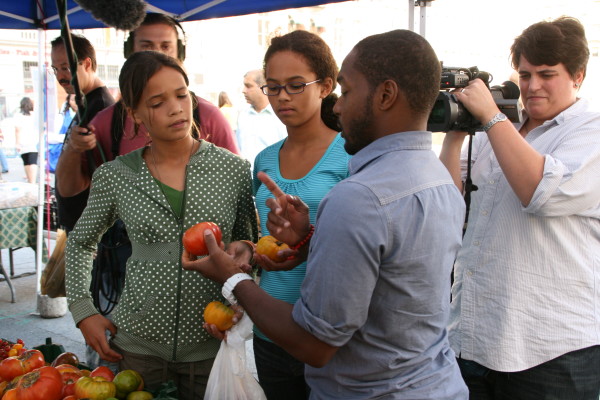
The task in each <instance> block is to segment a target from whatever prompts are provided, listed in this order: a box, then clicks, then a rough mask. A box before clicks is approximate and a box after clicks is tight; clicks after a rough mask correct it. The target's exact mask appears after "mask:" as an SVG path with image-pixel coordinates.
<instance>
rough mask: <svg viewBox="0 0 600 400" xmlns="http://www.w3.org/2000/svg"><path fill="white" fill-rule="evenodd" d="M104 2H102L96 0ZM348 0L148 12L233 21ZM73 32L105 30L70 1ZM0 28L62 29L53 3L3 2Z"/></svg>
mask: <svg viewBox="0 0 600 400" xmlns="http://www.w3.org/2000/svg"><path fill="white" fill-rule="evenodd" d="M97 1H102V0H97ZM342 1H346V0H254V1H249V0H212V1H206V0H147V1H145V2H146V3H147V11H151V12H161V13H164V14H169V15H171V16H173V17H175V18H176V19H177V20H179V21H181V22H183V21H198V20H202V19H210V18H221V17H232V16H236V15H246V14H253V13H259V12H267V11H275V10H284V9H288V8H299V7H309V6H315V5H319V4H326V3H340V2H342ZM67 9H68V10H67V14H68V18H69V25H70V27H71V29H88V28H105V27H106V25H104V23H102V22H100V21H97V20H95V19H94V18H93V17H92V16H91V14H89V13H88V12H86V11H85V10H83V9H82V8H81V7H80V6H79V4H77V3H76V2H75V1H73V0H68V1H67ZM0 28H3V29H60V19H59V17H58V15H57V11H56V3H55V1H54V0H26V1H18V0H0Z"/></svg>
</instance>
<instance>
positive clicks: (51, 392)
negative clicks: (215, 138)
mask: <svg viewBox="0 0 600 400" xmlns="http://www.w3.org/2000/svg"><path fill="white" fill-rule="evenodd" d="M15 390H16V392H17V393H16V395H17V399H19V400H60V399H62V397H63V396H62V390H63V381H62V378H61V376H60V372H58V371H57V370H56V368H54V367H41V368H38V369H36V370H35V371H33V372H29V373H28V374H25V375H23V376H22V377H21V379H19V383H18V384H17V387H16V389H15Z"/></svg>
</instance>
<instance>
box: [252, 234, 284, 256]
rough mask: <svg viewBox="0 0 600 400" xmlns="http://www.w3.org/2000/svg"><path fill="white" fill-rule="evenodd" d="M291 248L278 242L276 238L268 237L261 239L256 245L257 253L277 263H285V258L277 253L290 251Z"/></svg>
mask: <svg viewBox="0 0 600 400" xmlns="http://www.w3.org/2000/svg"><path fill="white" fill-rule="evenodd" d="M289 248H290V247H289V246H288V245H287V244H285V243H283V242H280V241H279V240H277V239H276V238H275V237H273V236H271V235H268V236H263V237H261V238H260V240H259V241H258V243H257V244H256V253H257V254H260V255H263V256H267V257H269V258H270V259H271V260H273V261H275V262H281V261H285V257H279V256H278V255H277V252H278V251H280V250H285V249H289Z"/></svg>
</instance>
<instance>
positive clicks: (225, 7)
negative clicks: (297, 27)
mask: <svg viewBox="0 0 600 400" xmlns="http://www.w3.org/2000/svg"><path fill="white" fill-rule="evenodd" d="M97 1H98V2H101V1H103V0H97ZM343 1H347V0H254V1H250V0H211V1H207V0H146V1H145V3H146V11H148V12H160V13H164V14H168V15H171V16H173V17H174V18H175V19H177V20H179V21H181V22H184V21H197V20H203V19H211V18H221V17H231V16H238V15H246V14H253V13H259V12H268V11H276V10H284V9H290V8H300V7H309V6H315V5H320V4H326V3H339V2H343ZM409 1H411V0H409ZM66 4H67V17H68V21H69V26H70V28H71V29H89V28H105V27H106V25H105V24H104V23H102V22H100V21H97V20H96V19H94V18H93V17H92V15H91V14H90V13H88V12H87V11H85V10H83V8H81V7H80V6H79V4H77V3H76V2H75V1H74V0H67V2H66ZM0 28H1V29H36V30H47V29H60V28H61V24H60V18H59V16H58V13H57V7H56V2H55V0H0ZM39 37H40V38H41V37H42V35H39ZM42 45H43V44H42V43H41V39H40V43H38V47H39V51H38V54H39V57H40V60H39V62H38V65H40V66H42V65H44V60H43V54H44V52H43V51H42ZM45 77H46V72H45V71H44V69H43V68H40V69H39V77H38V79H39V82H40V85H39V86H38V87H40V88H42V90H40V91H39V93H38V99H37V102H36V103H37V104H45V101H44V96H45V92H46V88H45V85H44V82H45ZM37 110H38V113H39V120H40V121H44V116H45V112H44V107H37ZM39 135H40V141H39V143H40V144H42V143H45V138H44V128H43V125H42V124H40V132H39ZM39 156H40V157H39V160H38V164H39V165H41V166H43V165H45V151H40V152H39ZM40 171H41V172H40V174H41V173H43V172H42V171H43V168H40ZM39 181H40V185H39V194H38V199H39V200H38V216H42V215H44V214H43V207H44V180H43V179H40V180H39ZM37 233H38V234H37V249H38V251H37V258H36V270H37V278H38V279H37V281H38V294H39V292H40V278H41V273H42V251H41V249H43V245H42V240H43V218H41V217H40V218H38V227H37Z"/></svg>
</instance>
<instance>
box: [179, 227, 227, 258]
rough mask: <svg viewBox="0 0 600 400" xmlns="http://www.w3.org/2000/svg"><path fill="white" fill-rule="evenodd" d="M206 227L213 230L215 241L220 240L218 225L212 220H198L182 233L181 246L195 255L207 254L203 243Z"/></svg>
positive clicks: (218, 241)
mask: <svg viewBox="0 0 600 400" xmlns="http://www.w3.org/2000/svg"><path fill="white" fill-rule="evenodd" d="M207 229H210V230H211V231H213V234H214V235H215V239H216V240H217V243H220V242H221V238H222V234H221V228H219V225H217V224H215V223H214V222H200V223H199V224H196V225H194V226H192V227H191V228H190V229H188V230H187V231H185V233H184V234H183V247H185V249H186V250H187V251H188V253H190V254H193V255H195V256H206V255H208V249H207V248H206V244H205V243H204V231H205V230H207Z"/></svg>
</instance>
